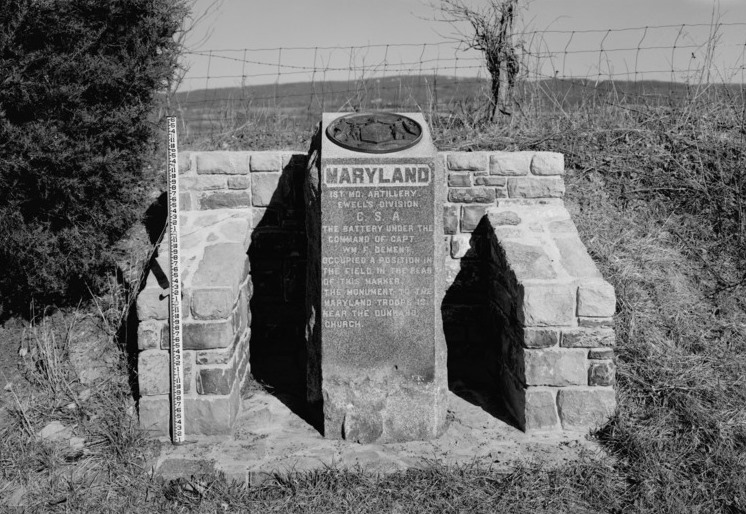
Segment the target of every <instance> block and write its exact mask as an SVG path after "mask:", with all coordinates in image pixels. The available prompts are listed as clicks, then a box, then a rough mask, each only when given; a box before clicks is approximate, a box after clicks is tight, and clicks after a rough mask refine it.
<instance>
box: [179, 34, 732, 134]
mask: <svg viewBox="0 0 746 514" xmlns="http://www.w3.org/2000/svg"><path fill="white" fill-rule="evenodd" d="M514 43H515V44H516V46H517V47H518V49H519V53H520V58H521V70H520V75H519V78H520V82H519V83H520V84H521V85H522V86H523V88H524V90H525V89H526V88H527V87H528V88H529V89H530V88H531V87H532V86H536V85H537V84H542V85H544V86H545V87H543V88H542V89H543V90H545V91H546V90H547V89H552V88H555V89H556V88H559V89H558V91H554V90H553V91H554V92H555V93H560V94H563V95H565V98H564V99H565V100H567V101H572V98H573V97H574V95H573V94H569V93H568V91H569V90H570V89H574V88H579V89H582V90H584V91H603V92H605V91H607V90H608V88H609V86H610V84H613V85H614V87H621V88H622V89H624V91H625V95H627V96H632V97H636V98H648V97H651V96H661V95H666V96H669V95H671V94H676V93H677V92H678V93H680V94H684V93H683V91H685V89H686V88H688V87H691V86H692V85H697V86H702V85H713V84H723V85H727V86H728V87H741V88H742V87H743V86H744V85H745V84H746V22H744V23H740V22H723V23H716V24H710V23H707V24H704V23H703V24H692V25H658V26H641V27H629V28H622V29H598V30H597V29H593V30H573V31H565V30H544V31H527V32H524V33H522V34H518V35H517V36H516V37H515V41H514ZM186 58H187V61H188V69H189V73H187V74H186V75H185V76H184V77H183V78H182V80H180V82H179V83H178V87H177V88H176V93H175V94H174V95H173V96H172V100H171V101H172V108H175V109H176V110H177V112H178V114H179V116H180V118H181V119H182V120H184V121H183V123H184V124H185V126H184V128H185V129H186V131H187V133H188V134H190V135H192V136H194V135H199V134H205V133H214V132H215V131H220V130H225V129H226V127H229V126H240V125H241V124H242V123H243V124H246V123H250V122H251V120H252V119H254V120H255V119H257V118H260V117H262V116H265V117H267V116H272V117H275V118H276V117H278V116H280V117H286V118H287V119H289V120H291V121H295V122H298V123H307V122H308V120H310V119H317V118H318V115H319V114H320V113H321V112H323V111H337V110H360V109H370V110H375V109H382V110H417V111H424V110H427V111H430V112H434V111H435V112H443V111H448V110H449V109H452V108H453V106H454V104H457V103H459V102H465V101H468V100H469V99H475V98H479V97H482V96H484V95H486V94H487V93H486V89H487V86H488V84H489V79H490V75H489V73H488V71H487V69H486V67H485V61H484V56H483V54H482V53H481V52H480V51H479V50H476V49H474V48H470V47H469V46H468V43H467V42H463V41H456V40H444V41H439V42H427V43H421V44H420V43H416V44H411V43H410V44H375V45H364V46H342V45H339V46H317V47H274V48H227V49H210V50H200V51H191V52H187V54H186ZM551 84H554V86H551ZM662 84H665V86H662ZM534 89H535V88H534Z"/></svg>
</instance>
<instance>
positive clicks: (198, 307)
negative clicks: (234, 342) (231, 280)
mask: <svg viewBox="0 0 746 514" xmlns="http://www.w3.org/2000/svg"><path fill="white" fill-rule="evenodd" d="M235 302H236V294H235V290H234V288H233V287H201V288H195V289H193V290H192V302H191V304H192V305H191V310H192V316H194V318H195V319H202V320H207V319H225V318H227V317H228V316H230V315H231V311H232V310H233V304H234V303H235Z"/></svg>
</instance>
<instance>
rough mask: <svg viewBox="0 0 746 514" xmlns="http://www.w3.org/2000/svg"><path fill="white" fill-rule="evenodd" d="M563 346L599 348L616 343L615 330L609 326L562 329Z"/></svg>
mask: <svg viewBox="0 0 746 514" xmlns="http://www.w3.org/2000/svg"><path fill="white" fill-rule="evenodd" d="M560 345H561V346H562V347H563V348H599V347H608V348H610V347H613V346H615V345H616V336H615V334H614V330H613V329H611V328H608V327H600V328H584V327H579V328H571V329H565V330H563V331H562V342H561V343H560Z"/></svg>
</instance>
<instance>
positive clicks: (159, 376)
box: [137, 350, 171, 396]
mask: <svg viewBox="0 0 746 514" xmlns="http://www.w3.org/2000/svg"><path fill="white" fill-rule="evenodd" d="M169 363H170V357H169V354H168V352H164V351H162V350H145V351H142V352H140V353H139V354H138V356H137V382H138V385H139V388H140V394H141V395H142V396H152V395H156V394H167V393H168V392H169V391H170V389H171V384H170V375H169V369H170V368H169Z"/></svg>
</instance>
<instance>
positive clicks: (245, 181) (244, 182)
mask: <svg viewBox="0 0 746 514" xmlns="http://www.w3.org/2000/svg"><path fill="white" fill-rule="evenodd" d="M226 185H227V186H228V189H248V188H249V187H250V186H251V179H250V178H249V176H248V175H236V176H235V177H228V181H227V182H226Z"/></svg>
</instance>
